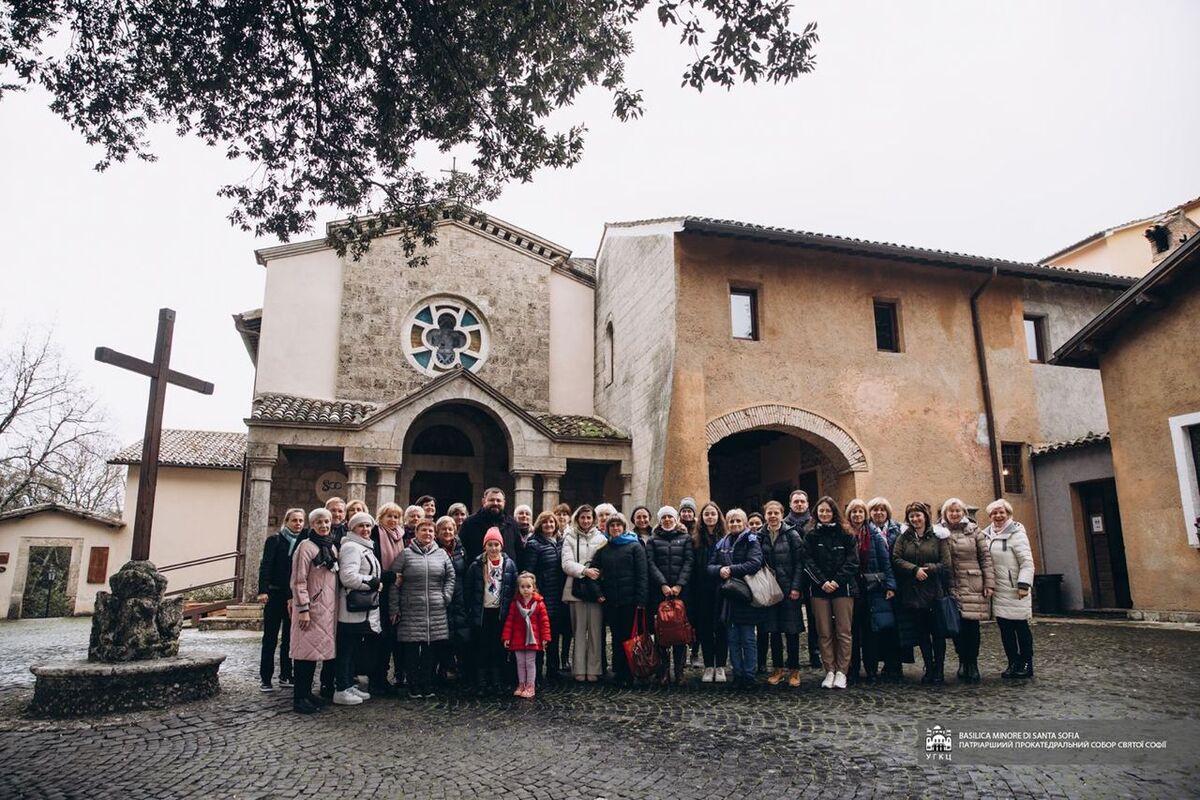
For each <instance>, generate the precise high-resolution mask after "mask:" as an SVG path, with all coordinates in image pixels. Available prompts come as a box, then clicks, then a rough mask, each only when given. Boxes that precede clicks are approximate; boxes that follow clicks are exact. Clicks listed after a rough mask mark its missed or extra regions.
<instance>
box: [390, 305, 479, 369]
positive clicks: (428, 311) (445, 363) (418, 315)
mask: <svg viewBox="0 0 1200 800" xmlns="http://www.w3.org/2000/svg"><path fill="white" fill-rule="evenodd" d="M487 347H488V333H487V326H486V325H485V324H484V321H483V316H482V315H481V314H480V313H479V312H478V311H477V310H476V309H474V308H473V307H471V306H470V305H468V304H467V303H465V302H463V301H461V300H458V299H455V298H449V297H439V298H433V299H430V300H422V301H421V302H420V303H418V304H417V307H416V310H415V311H414V312H413V313H412V314H411V315H410V316H409V323H408V339H407V341H406V348H405V355H407V356H408V360H409V362H410V363H411V364H412V365H413V366H414V367H416V368H417V369H419V370H421V371H422V372H424V373H425V374H426V375H440V374H441V373H443V372H446V371H448V370H451V369H454V368H455V367H460V366H461V367H462V368H463V369H469V370H472V371H474V370H476V369H478V368H479V367H480V366H481V365H482V364H483V362H484V359H486V358H487Z"/></svg>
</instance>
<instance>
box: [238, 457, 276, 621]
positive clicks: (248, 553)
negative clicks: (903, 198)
mask: <svg viewBox="0 0 1200 800" xmlns="http://www.w3.org/2000/svg"><path fill="white" fill-rule="evenodd" d="M246 469H247V470H249V473H250V474H249V483H250V496H249V497H248V498H247V500H246V520H245V525H246V528H245V536H244V538H243V552H244V555H243V556H242V599H243V600H245V601H247V602H249V601H252V600H254V599H255V597H257V595H258V564H259V562H260V561H262V551H263V542H265V541H266V540H267V537H268V536H270V535H271V534H272V533H273V531H272V530H271V525H270V520H271V473H272V472H273V471H274V469H275V459H274V458H251V459H248V461H247V462H246Z"/></svg>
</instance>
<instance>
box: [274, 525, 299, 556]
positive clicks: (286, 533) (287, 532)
mask: <svg viewBox="0 0 1200 800" xmlns="http://www.w3.org/2000/svg"><path fill="white" fill-rule="evenodd" d="M279 533H280V535H281V536H283V538H284V539H286V540H287V543H288V557H289V558H290V557H291V556H293V555H295V553H296V546H297V545H299V544H300V535H301V534H299V533H292V530H291V528H280V529H279Z"/></svg>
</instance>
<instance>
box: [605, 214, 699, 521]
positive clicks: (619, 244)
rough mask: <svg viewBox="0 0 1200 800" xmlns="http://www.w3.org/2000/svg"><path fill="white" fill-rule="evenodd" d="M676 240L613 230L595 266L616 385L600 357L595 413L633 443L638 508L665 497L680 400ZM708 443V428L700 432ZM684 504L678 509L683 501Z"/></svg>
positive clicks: (657, 233)
mask: <svg viewBox="0 0 1200 800" xmlns="http://www.w3.org/2000/svg"><path fill="white" fill-rule="evenodd" d="M674 240H675V236H674V232H673V230H671V229H661V230H651V231H646V232H642V233H639V234H633V233H632V232H630V229H623V228H620V227H610V228H609V229H608V230H607V231H606V232H605V237H604V241H603V243H602V245H601V249H600V255H599V258H598V259H597V280H596V337H595V340H596V343H597V347H599V348H604V347H606V344H605V336H604V330H605V327H606V325H607V324H608V323H609V322H611V323H612V326H613V364H612V372H613V380H612V383H611V384H608V381H607V375H606V374H604V373H605V372H606V370H607V357H606V354H604V353H600V352H598V353H597V354H596V359H595V363H596V368H597V372H596V378H595V381H596V413H597V414H599V415H600V416H602V417H604V418H605V419H607V420H609V421H610V422H612V423H613V424H614V425H616V426H617V427H618V428H620V429H621V430H623V431H625V432H627V433H628V434H629V435H630V436H631V437H632V439H633V467H632V476H633V486H632V491H633V495H632V500H633V503H634V504H635V505H636V504H639V503H646V504H647V505H650V506H652V507H654V508H657V507H658V504H659V503H661V502H665V501H667V500H670V499H671V498H668V497H666V496H665V495H664V494H663V485H662V475H663V465H664V459H665V458H666V440H667V419H668V416H669V414H670V411H671V403H672V402H673V401H674V399H675V398H673V396H672V392H671V373H672V370H673V364H674V355H675V311H676V309H675V303H676V300H675V298H676V285H675V244H674ZM696 435H697V436H698V437H699V438H700V440H703V438H704V431H703V428H701V429H700V430H698V431H696ZM678 500H679V498H678V497H676V498H674V500H673V502H677V501H678Z"/></svg>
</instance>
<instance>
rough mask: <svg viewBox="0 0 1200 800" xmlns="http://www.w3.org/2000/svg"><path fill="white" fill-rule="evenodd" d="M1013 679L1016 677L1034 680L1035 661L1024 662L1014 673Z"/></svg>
mask: <svg viewBox="0 0 1200 800" xmlns="http://www.w3.org/2000/svg"><path fill="white" fill-rule="evenodd" d="M1012 677H1014V678H1032V677H1033V660H1032V659H1030V660H1026V661H1023V662H1022V663H1021V664H1020V665H1018V666H1017V668H1016V670H1015V671H1014V672H1013V674H1012Z"/></svg>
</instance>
